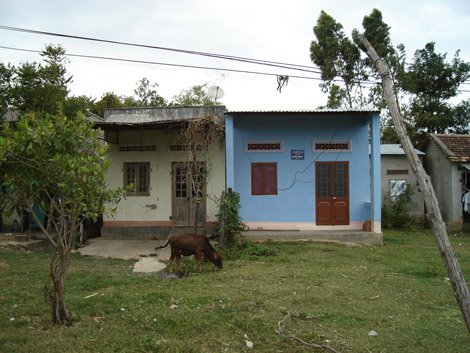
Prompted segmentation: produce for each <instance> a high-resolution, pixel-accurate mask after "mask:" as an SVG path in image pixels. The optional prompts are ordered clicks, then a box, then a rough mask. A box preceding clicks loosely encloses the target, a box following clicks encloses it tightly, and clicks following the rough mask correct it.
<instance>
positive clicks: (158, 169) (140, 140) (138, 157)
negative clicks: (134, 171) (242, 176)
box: [104, 130, 225, 226]
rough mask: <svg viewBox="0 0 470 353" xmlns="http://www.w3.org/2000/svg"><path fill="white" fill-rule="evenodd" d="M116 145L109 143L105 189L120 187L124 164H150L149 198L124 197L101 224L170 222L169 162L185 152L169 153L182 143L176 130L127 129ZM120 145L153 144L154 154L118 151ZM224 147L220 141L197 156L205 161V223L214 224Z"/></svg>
mask: <svg viewBox="0 0 470 353" xmlns="http://www.w3.org/2000/svg"><path fill="white" fill-rule="evenodd" d="M118 138H119V144H117V145H116V144H111V145H110V146H109V149H108V152H107V154H108V156H109V157H110V159H111V166H110V168H109V170H108V173H107V180H108V182H107V184H108V187H109V188H112V189H115V188H117V187H122V186H123V184H124V163H126V162H149V163H150V195H149V196H127V197H126V199H122V200H121V201H120V203H119V204H118V206H117V211H116V213H115V214H114V215H111V216H105V217H104V222H105V225H106V222H108V224H109V222H113V223H114V222H132V224H129V225H130V226H132V225H139V223H141V224H142V225H145V222H161V224H162V225H167V226H168V225H169V224H170V223H171V213H172V204H171V196H172V195H171V190H172V188H171V162H174V161H185V160H186V159H187V152H185V151H170V145H172V144H178V143H180V144H181V143H184V142H183V140H182V137H181V134H180V132H179V131H178V130H129V131H120V132H119V136H118ZM120 145H156V151H150V152H119V146H120ZM224 156H225V148H224V144H223V140H221V141H220V144H219V146H216V148H214V150H213V151H212V153H210V155H209V156H208V157H203V156H202V157H201V158H200V160H201V161H206V162H207V169H208V172H209V176H208V178H207V193H208V197H207V201H206V202H207V211H206V213H207V217H206V221H209V222H214V221H216V214H217V213H218V210H217V205H216V204H215V202H214V201H213V199H214V197H215V196H216V197H220V195H221V193H222V191H223V190H224V189H225V162H224Z"/></svg>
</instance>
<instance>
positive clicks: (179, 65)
mask: <svg viewBox="0 0 470 353" xmlns="http://www.w3.org/2000/svg"><path fill="white" fill-rule="evenodd" d="M0 48H1V49H8V50H16V51H24V52H30V53H42V51H40V50H32V49H21V48H12V47H6V46H0ZM64 55H65V56H70V57H77V58H87V59H100V60H112V61H120V62H130V63H136V64H149V65H163V66H173V67H183V68H191V69H203V70H218V71H228V72H237V73H245V74H255V75H266V76H278V74H275V73H270V72H259V71H247V70H236V69H225V68H220V67H209V66H196V65H183V64H173V63H164V62H158V61H145V60H136V59H123V58H116V57H109V56H97V55H83V54H71V53H65V54H64ZM289 77H291V78H301V79H308V80H321V78H318V77H309V76H296V75H289Z"/></svg>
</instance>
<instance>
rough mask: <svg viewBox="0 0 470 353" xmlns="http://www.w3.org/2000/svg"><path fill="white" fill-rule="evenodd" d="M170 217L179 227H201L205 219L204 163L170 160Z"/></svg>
mask: <svg viewBox="0 0 470 353" xmlns="http://www.w3.org/2000/svg"><path fill="white" fill-rule="evenodd" d="M171 170H172V172H171V175H172V217H173V224H174V225H175V226H179V227H190V226H193V225H194V220H195V218H197V225H198V226H201V227H203V226H204V225H205V220H206V163H205V162H198V163H197V165H196V166H193V165H192V164H190V163H188V162H172V165H171Z"/></svg>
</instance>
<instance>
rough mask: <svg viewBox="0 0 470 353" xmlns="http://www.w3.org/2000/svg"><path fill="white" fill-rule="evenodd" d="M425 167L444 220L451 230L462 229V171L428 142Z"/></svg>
mask: <svg viewBox="0 0 470 353" xmlns="http://www.w3.org/2000/svg"><path fill="white" fill-rule="evenodd" d="M425 167H426V171H427V173H428V174H429V176H430V177H431V182H432V185H433V187H434V191H435V193H436V196H437V199H438V201H439V208H440V210H441V215H442V218H443V220H444V222H445V223H446V225H447V227H448V228H449V229H451V230H460V229H462V226H463V219H462V203H461V199H462V189H461V188H462V185H461V182H460V178H461V174H462V172H461V171H459V170H458V167H457V164H456V163H452V162H451V161H449V160H448V159H447V158H446V157H445V156H444V154H443V153H442V152H441V150H440V149H439V148H438V147H437V146H436V145H435V144H434V143H428V146H427V150H426V161H425Z"/></svg>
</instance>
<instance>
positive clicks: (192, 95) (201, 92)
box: [169, 83, 220, 107]
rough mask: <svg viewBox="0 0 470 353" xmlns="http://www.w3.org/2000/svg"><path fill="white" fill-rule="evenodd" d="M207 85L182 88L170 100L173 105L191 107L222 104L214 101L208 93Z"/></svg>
mask: <svg viewBox="0 0 470 353" xmlns="http://www.w3.org/2000/svg"><path fill="white" fill-rule="evenodd" d="M207 86H208V84H207V83H205V84H203V85H195V86H192V87H190V88H189V89H184V90H182V91H181V92H180V93H179V94H178V95H176V96H173V100H172V101H171V102H170V104H169V106H171V107H191V106H198V105H215V104H220V103H216V102H214V100H213V99H212V98H211V97H209V96H208V94H207Z"/></svg>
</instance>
